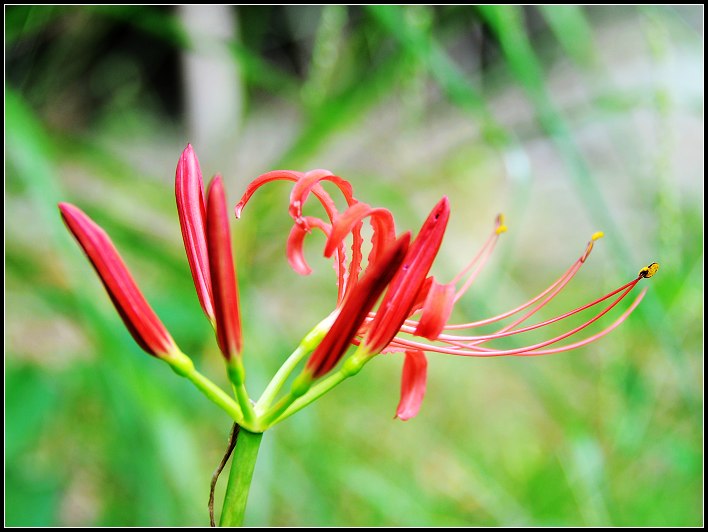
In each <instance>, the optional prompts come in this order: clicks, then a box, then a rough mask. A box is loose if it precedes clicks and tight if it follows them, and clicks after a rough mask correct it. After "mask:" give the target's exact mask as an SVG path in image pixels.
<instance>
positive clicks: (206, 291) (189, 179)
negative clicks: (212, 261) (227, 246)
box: [175, 144, 214, 321]
mask: <svg viewBox="0 0 708 532" xmlns="http://www.w3.org/2000/svg"><path fill="white" fill-rule="evenodd" d="M175 197H176V199H177V214H178V215H179V225H180V227H181V229H182V239H183V240H184V249H185V250H186V251H187V260H188V261H189V269H190V270H191V271H192V278H193V279H194V286H195V288H196V289H197V296H198V297H199V303H200V304H201V306H202V310H204V314H206V315H207V317H208V318H209V319H210V320H211V321H214V305H213V302H212V295H211V278H210V274H209V253H208V251H207V243H206V208H205V206H204V184H203V182H202V172H201V170H200V169H199V160H198V159H197V155H196V153H194V149H192V145H191V144H188V145H187V147H186V148H185V149H184V151H183V152H182V156H181V157H180V158H179V162H178V163H177V170H176V172H175Z"/></svg>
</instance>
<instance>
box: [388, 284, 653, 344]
mask: <svg viewBox="0 0 708 532" xmlns="http://www.w3.org/2000/svg"><path fill="white" fill-rule="evenodd" d="M641 279H642V276H641V275H640V276H639V277H637V279H635V280H633V281H631V282H629V283H627V284H625V285H624V286H623V287H621V288H619V289H618V290H615V291H614V292H613V295H614V294H617V293H618V292H619V291H622V293H620V294H619V296H618V297H617V298H616V299H615V300H614V301H612V302H611V303H610V304H609V305H608V306H607V307H605V308H604V309H603V310H602V311H600V312H599V313H598V314H596V315H595V316H594V317H592V318H591V319H589V320H588V321H586V322H585V323H583V324H581V325H579V326H577V327H575V328H573V329H571V330H570V331H567V332H565V333H563V334H561V335H559V336H556V337H554V338H551V339H550V340H545V341H543V342H539V343H537V344H533V345H529V346H525V347H521V348H516V349H507V350H498V349H491V348H484V347H479V346H477V347H474V348H473V347H470V346H466V345H464V344H463V345H452V346H447V347H446V346H438V345H430V344H425V343H422V342H417V341H412V340H408V339H404V338H396V340H395V345H396V347H401V348H407V349H420V350H424V351H430V352H437V353H446V354H451V355H460V356H480V357H485V356H506V355H519V356H523V355H526V354H529V353H531V352H532V351H537V350H539V349H540V348H542V347H546V346H548V345H551V344H554V343H556V342H559V341H561V340H563V339H565V338H568V337H569V336H572V335H574V334H576V333H577V332H579V331H581V330H583V329H585V328H586V327H588V326H590V325H591V324H593V323H595V322H596V321H597V320H598V319H600V318H601V317H602V316H604V315H605V314H607V313H608V312H609V311H610V310H612V309H613V308H614V307H615V306H616V305H617V304H618V303H619V302H620V301H622V299H624V297H625V296H627V294H629V292H631V291H632V289H633V288H634V287H635V286H636V284H637V283H638V282H639V281H640V280H641ZM608 297H612V295H609V294H608V295H607V296H604V297H603V298H602V300H606V299H608ZM638 297H639V298H640V297H643V293H642V294H640V296H638ZM593 304H594V303H593ZM634 306H636V305H632V307H631V308H634ZM556 321H557V320H556ZM446 343H448V344H449V343H450V342H446ZM582 345H585V344H582ZM562 350H564V348H559V349H558V351H554V352H561V351H562ZM534 354H538V353H537V352H535V353H534Z"/></svg>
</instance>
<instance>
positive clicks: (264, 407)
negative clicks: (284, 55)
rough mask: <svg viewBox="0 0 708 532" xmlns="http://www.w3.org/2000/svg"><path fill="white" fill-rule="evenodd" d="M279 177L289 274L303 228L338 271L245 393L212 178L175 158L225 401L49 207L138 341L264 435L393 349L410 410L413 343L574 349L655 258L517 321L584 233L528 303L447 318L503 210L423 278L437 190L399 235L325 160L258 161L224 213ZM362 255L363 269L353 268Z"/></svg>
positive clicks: (77, 224)
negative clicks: (306, 324) (479, 316)
mask: <svg viewBox="0 0 708 532" xmlns="http://www.w3.org/2000/svg"><path fill="white" fill-rule="evenodd" d="M281 180H285V181H290V182H292V183H293V186H292V190H291V193H290V201H289V208H288V212H289V214H290V216H291V217H292V219H293V226H292V229H291V231H290V234H289V236H288V237H287V245H286V255H287V259H288V262H289V264H290V266H291V267H292V268H293V270H295V272H297V273H298V274H301V275H307V274H309V273H310V272H311V269H310V267H309V265H308V263H307V261H306V259H305V256H304V241H305V238H306V237H307V235H308V234H310V233H311V232H312V231H313V230H317V231H320V232H322V233H323V234H324V235H325V237H326V242H325V247H324V256H325V257H328V258H331V259H332V260H333V263H334V267H335V272H336V276H337V286H338V290H337V300H336V304H335V308H334V310H333V311H332V312H331V313H330V315H329V316H327V317H325V318H324V319H323V320H322V321H321V322H320V323H319V324H318V325H317V326H315V327H314V328H313V330H312V331H311V332H310V333H309V334H308V335H307V336H306V337H305V338H304V339H303V340H302V342H301V343H300V345H299V346H298V347H297V349H296V350H295V351H294V352H293V354H292V355H291V356H290V357H289V358H288V359H287V360H286V361H285V363H284V364H283V366H282V367H281V368H280V370H279V371H278V372H277V373H276V375H275V376H274V377H273V380H272V381H271V382H270V384H269V385H268V386H267V388H266V390H265V391H264V392H263V394H262V396H261V397H260V398H259V399H258V401H257V402H255V403H253V402H252V401H251V400H250V397H249V395H248V392H247V391H246V387H245V369H244V365H243V362H242V350H243V340H242V334H241V319H240V309H239V298H238V285H237V279H236V272H235V264H234V258H233V252H232V247H231V236H230V227H229V219H228V207H227V202H226V195H225V191H224V187H223V182H222V179H221V177H219V176H216V177H214V179H213V180H212V181H211V183H210V185H209V187H208V189H207V191H206V193H205V191H204V185H203V180H202V175H201V171H200V168H199V163H198V160H197V157H196V154H195V153H194V150H193V149H192V147H191V146H187V148H186V149H185V150H184V152H183V153H182V156H181V157H180V160H179V162H178V165H177V171H176V177H175V194H176V200H177V210H178V214H179V221H180V226H181V230H182V236H183V240H184V245H185V249H186V252H187V259H188V261H189V266H190V270H191V273H192V277H193V279H194V285H195V287H196V291H197V295H198V298H199V302H200V304H201V307H202V310H203V311H204V314H205V315H206V317H207V319H208V320H209V322H210V323H211V325H212V326H213V328H214V330H215V334H216V339H217V342H218V345H219V347H220V349H221V352H222V354H223V357H224V361H225V363H226V368H227V373H228V375H229V378H230V380H231V382H232V384H233V387H234V390H235V396H236V397H235V401H234V398H232V397H231V396H230V395H229V394H226V393H225V392H224V391H223V390H221V389H220V388H218V387H217V386H216V385H214V384H213V383H212V382H211V381H209V380H208V379H206V378H205V377H204V376H203V375H201V374H200V373H199V372H197V371H196V369H195V368H194V365H193V364H192V361H191V359H190V358H189V357H187V356H186V355H185V354H183V353H182V352H181V351H180V350H179V349H178V347H177V346H176V344H175V342H174V340H173V339H172V337H171V336H170V334H169V333H168V332H167V329H166V328H165V327H164V325H163V324H162V323H161V322H160V320H159V318H158V317H157V316H156V315H155V313H154V312H153V310H152V309H151V308H150V306H149V305H148V303H147V302H146V300H145V298H144V297H143V295H142V294H141V292H140V290H139V289H138V288H137V285H136V284H135V282H134V281H133V278H132V276H131V275H130V273H129V272H128V270H127V268H126V266H125V264H124V263H123V261H122V260H121V258H120V256H119V255H118V252H117V251H116V249H115V247H114V246H113V244H112V243H111V241H110V239H109V238H108V236H107V235H106V233H105V232H104V231H103V230H102V229H101V228H100V227H98V226H97V225H96V224H95V223H94V222H93V221H92V220H91V219H90V218H89V217H88V216H86V214H84V213H83V212H82V211H81V210H79V209H78V208H77V207H75V206H73V205H69V204H65V203H62V204H60V205H59V208H60V211H61V214H62V217H63V218H64V221H65V223H66V225H67V227H68V228H69V230H70V231H71V232H72V233H73V235H74V236H75V238H76V239H77V240H78V242H79V244H80V245H81V247H82V248H83V249H84V252H85V253H86V255H87V256H88V258H89V260H90V261H91V263H92V264H93V266H94V268H95V269H96V272H97V273H98V275H99V277H100V278H101V280H102V282H103V284H104V286H105V288H106V290H107V291H108V294H109V296H110V298H111V300H112V301H113V303H114V305H115V306H116V309H117V310H118V312H119V314H120V316H121V317H122V319H123V321H124V323H125V325H126V326H127V328H128V330H129V331H130V333H131V334H132V335H133V337H134V338H135V340H136V341H137V342H138V344H139V345H140V346H141V347H142V348H143V349H144V350H145V351H147V352H148V353H150V354H151V355H154V356H156V357H158V358H161V359H163V360H164V361H166V362H167V363H169V364H170V365H171V366H172V367H173V368H174V369H175V370H176V371H177V372H178V373H179V374H180V375H183V376H185V377H187V378H189V379H190V380H191V381H192V382H193V383H194V384H195V385H196V386H197V387H198V388H199V389H200V390H201V391H202V392H203V393H204V394H205V395H207V397H209V398H210V399H211V400H212V401H214V402H215V403H217V404H218V405H219V406H221V407H222V408H224V409H225V410H226V411H227V412H228V413H229V414H230V415H231V416H232V417H233V419H234V420H235V421H236V422H237V423H239V424H240V425H242V426H244V427H245V428H247V429H249V430H252V431H255V432H262V431H264V430H266V429H267V428H269V427H270V426H272V425H273V424H275V423H277V422H279V421H282V420H283V419H285V418H286V417H288V416H290V415H292V414H293V413H295V412H297V411H298V410H300V409H301V408H303V407H305V406H307V405H308V404H310V403H311V402H312V401H314V400H316V399H317V398H319V397H320V396H322V395H323V394H324V393H326V392H328V391H329V390H331V389H332V388H333V387H334V386H336V385H337V384H339V383H340V382H342V381H343V380H345V379H346V378H349V377H351V376H353V375H355V374H356V373H358V372H359V371H360V370H361V368H362V367H363V366H364V365H365V364H366V363H367V362H368V361H370V360H371V359H372V358H373V357H374V356H376V355H377V354H379V353H392V352H402V353H404V354H405V361H404V364H403V374H402V384H401V398H400V402H399V405H398V408H397V417H398V418H400V419H403V420H406V419H410V418H411V417H413V416H415V415H416V414H417V412H418V410H419V408H420V405H421V402H422V400H423V396H424V395H425V386H426V378H427V360H426V356H425V353H444V354H450V355H458V356H476V357H488V356H503V355H515V356H535V355H545V354H552V353H559V352H562V351H569V350H571V349H576V348H578V347H581V346H583V345H586V344H588V343H590V342H593V341H595V340H597V339H599V338H601V337H603V336H604V335H606V334H607V333H609V332H610V331H612V330H613V329H615V328H616V327H617V326H619V325H620V324H621V323H622V322H623V321H624V320H625V319H626V318H627V316H628V315H629V314H630V313H631V312H632V311H633V310H634V309H635V308H636V306H637V305H638V304H639V302H640V301H641V299H642V297H643V296H644V293H645V290H643V291H642V292H640V293H639V295H638V296H637V297H636V298H635V299H634V301H633V302H632V303H631V304H630V305H629V306H628V308H626V309H625V310H624V311H623V312H622V313H621V314H620V315H619V317H617V318H616V319H615V321H614V322H612V323H611V324H609V325H606V326H605V327H604V328H603V329H601V330H600V331H599V332H596V333H594V334H592V335H589V336H586V337H583V338H581V339H577V340H574V341H571V342H570V343H562V341H563V340H565V339H567V338H570V337H573V336H575V335H577V334H578V333H580V332H581V331H583V330H584V329H586V328H587V327H588V326H590V325H591V324H593V323H594V322H596V321H597V320H599V319H600V318H601V317H603V316H604V315H605V314H607V313H608V312H610V311H611V310H612V309H613V308H614V307H615V306H616V305H617V304H618V303H619V302H620V301H621V300H622V299H624V298H625V297H626V296H627V295H628V294H629V293H630V292H631V291H632V290H633V288H634V287H635V286H636V285H637V283H638V282H639V281H640V280H641V279H642V278H644V277H651V276H652V275H654V274H655V273H656V271H657V269H658V265H657V264H655V263H653V264H651V265H649V266H647V267H645V268H642V270H641V271H640V272H639V274H638V276H637V277H636V278H634V279H632V280H631V281H629V282H628V283H626V284H624V285H622V286H620V287H619V288H617V289H615V290H613V291H611V292H610V293H608V294H606V295H604V296H602V297H600V298H598V299H596V300H595V301H592V302H590V303H587V304H585V305H582V306H580V307H578V308H575V309H573V310H570V311H568V312H565V313H563V314H560V315H558V316H555V317H553V318H550V319H546V320H544V321H538V322H536V323H532V324H528V322H529V321H530V320H531V318H532V317H533V316H534V315H536V314H537V313H538V312H539V310H541V309H542V308H543V307H544V306H546V305H547V304H548V303H549V302H550V301H551V300H552V299H554V298H555V297H556V296H557V295H558V294H559V293H560V292H561V291H562V290H563V289H564V288H565V287H566V286H567V285H568V283H569V282H570V281H571V279H572V278H573V277H574V276H575V275H576V274H577V272H578V271H579V270H580V268H581V267H582V265H583V264H584V263H585V261H586V259H587V258H588V256H589V254H590V252H591V251H592V248H593V245H594V242H595V241H596V240H597V239H598V238H600V237H602V233H595V234H594V235H593V236H592V238H591V239H590V241H589V242H588V244H587V246H586V247H585V249H584V251H583V253H582V254H581V256H580V257H579V258H578V259H577V260H575V261H574V262H573V263H572V265H571V266H570V267H569V268H568V270H566V272H565V273H563V274H562V275H561V276H560V277H559V278H558V279H557V280H556V281H555V282H553V283H552V284H551V285H550V286H549V287H548V288H546V289H545V290H543V291H542V292H541V293H539V294H538V295H537V296H535V297H533V298H532V299H531V300H529V301H527V302H525V303H523V304H521V305H519V306H518V307H516V308H514V309H512V310H509V311H507V312H504V313H502V314H499V315H496V316H493V317H490V318H487V319H484V320H480V321H475V322H469V323H450V317H451V315H452V311H453V308H454V306H455V303H457V301H459V299H460V298H461V297H462V296H463V295H464V294H465V292H466V291H467V290H468V289H469V288H470V286H471V285H472V283H473V282H474V280H475V279H476V277H477V276H478V274H479V272H480V271H481V269H482V267H483V266H484V264H485V263H486V262H487V260H488V259H489V257H490V255H491V254H492V251H493V249H494V247H495V245H496V243H497V240H498V239H499V237H500V235H501V234H503V233H504V232H505V231H506V226H505V225H504V220H503V217H502V216H501V215H500V216H498V217H497V219H496V220H495V223H494V226H493V228H492V231H491V233H490V235H489V237H488V238H487V240H486V242H485V244H484V245H483V246H482V248H481V249H480V251H479V252H478V253H477V255H476V256H475V257H474V258H473V259H472V260H471V261H470V262H469V263H468V264H467V265H466V266H465V267H464V268H463V269H462V271H461V272H460V273H459V274H458V275H456V276H455V277H454V278H453V279H451V280H450V281H449V282H445V283H443V282H440V281H439V280H437V279H436V278H435V277H433V276H431V275H430V270H431V267H432V265H433V262H434V261H435V258H436V256H437V254H438V252H439V249H440V246H441V243H442V240H443V236H444V234H445V229H446V227H447V223H448V220H449V218H450V203H449V201H448V199H447V198H442V199H441V200H440V201H439V202H438V203H437V204H436V205H435V206H434V207H433V209H432V210H431V212H430V214H429V215H428V217H427V218H426V220H425V221H424V222H423V225H422V227H421V228H420V230H419V231H418V233H417V234H416V236H415V238H412V237H411V234H410V233H403V234H400V235H399V234H397V233H396V228H395V223H394V219H393V215H392V214H391V212H390V211H389V210H387V209H384V208H380V207H372V206H371V205H369V204H367V203H364V202H361V201H359V200H357V199H356V198H355V197H354V193H353V189H352V186H351V184H350V183H349V182H348V181H346V180H344V179H342V178H341V177H339V176H336V175H334V174H332V173H331V172H329V171H326V170H312V171H309V172H304V173H303V172H294V171H286V170H282V171H274V172H268V173H266V174H263V175H261V176H259V177H257V178H256V179H255V180H253V182H251V184H250V185H249V186H248V188H247V190H246V192H245V193H244V195H243V196H242V198H241V200H240V201H239V203H238V204H237V205H236V209H235V210H236V217H237V218H239V217H240V216H241V214H242V212H243V209H244V207H245V206H246V204H247V203H248V201H249V200H250V199H251V197H252V196H253V194H254V193H255V192H256V191H257V190H258V189H259V188H261V187H262V186H264V185H266V184H268V183H271V182H273V181H281ZM323 182H330V183H332V184H333V185H334V187H336V190H337V191H338V193H341V195H342V197H343V203H345V204H346V208H345V209H344V210H343V211H341V212H340V211H339V210H338V209H337V206H336V202H335V201H334V198H333V197H332V196H331V195H330V193H328V192H327V190H326V189H325V188H324V187H323V186H322V184H323ZM312 197H314V198H315V199H316V200H317V201H318V202H319V204H320V205H321V206H322V208H323V210H324V213H325V216H324V217H321V218H320V217H315V216H310V215H305V214H304V206H305V205H306V203H307V202H308V200H309V199H310V198H312ZM365 223H366V224H369V225H370V227H371V234H372V238H371V245H370V248H368V249H369V251H368V254H367V256H366V257H365V256H364V249H365V246H364V238H363V236H362V232H363V228H364V224H365ZM364 263H366V267H363V264H364ZM379 300H380V303H379V304H378V306H376V303H377V302H378V301H379ZM374 308H376V310H374ZM591 309H592V310H591ZM588 310H590V314H591V315H590V317H589V318H587V319H586V320H585V321H584V322H583V323H581V324H580V325H577V326H575V327H573V328H570V329H569V330H567V331H565V332H563V333H562V334H559V335H556V336H552V337H550V338H548V339H546V340H543V341H541V342H537V343H532V344H529V345H524V346H522V347H518V348H513V349H497V348H494V347H491V346H490V345H489V343H490V342H492V341H493V340H497V339H500V338H507V337H510V336H514V335H520V334H523V333H526V332H529V331H532V330H536V329H540V328H543V327H546V326H548V325H551V324H554V323H557V322H560V321H562V320H565V319H567V318H569V317H571V316H574V315H576V314H579V313H581V312H584V311H588ZM507 319H508V320H511V322H510V323H507V324H506V325H504V326H500V327H499V328H498V329H496V330H495V331H494V332H491V333H487V334H473V330H474V329H476V328H478V327H482V326H486V325H492V324H496V323H498V322H502V320H507ZM559 342H561V344H560V345H559ZM351 346H354V347H355V349H354V352H353V353H352V354H351V355H350V356H349V357H348V358H346V360H345V361H344V362H343V363H341V364H340V362H341V361H342V359H343V358H344V357H345V356H346V355H347V352H348V351H349V350H350V347H351ZM305 359H307V360H306V362H305V363H304V366H303V367H302V369H301V371H300V373H299V375H298V376H297V377H295V378H294V379H292V383H291V387H290V390H289V392H287V393H285V394H282V395H281V397H280V399H279V400H278V401H277V402H276V401H275V399H276V398H277V397H278V395H279V394H280V391H281V390H282V388H283V386H284V385H285V383H286V382H287V381H288V380H289V379H290V378H291V376H292V374H293V372H294V371H295V369H296V368H298V367H300V366H301V362H303V361H305Z"/></svg>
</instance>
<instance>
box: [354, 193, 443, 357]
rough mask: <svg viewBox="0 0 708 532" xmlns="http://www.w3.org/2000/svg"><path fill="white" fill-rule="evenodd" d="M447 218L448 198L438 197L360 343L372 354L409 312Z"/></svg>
mask: <svg viewBox="0 0 708 532" xmlns="http://www.w3.org/2000/svg"><path fill="white" fill-rule="evenodd" d="M449 218H450V202H449V201H448V199H447V197H444V198H443V199H441V200H440V201H439V202H438V204H437V205H436V206H435V207H434V208H433V210H432V211H431V212H430V215H429V216H428V218H427V219H426V220H425V222H424V223H423V226H422V227H421V229H420V233H418V236H417V237H416V239H415V240H414V241H413V242H412V243H411V246H410V248H408V253H407V254H406V258H405V259H404V260H403V265H402V266H401V268H400V270H399V271H398V272H397V273H396V276H395V277H394V278H393V280H392V281H391V284H390V286H389V288H388V290H387V292H386V295H385V296H384V299H383V301H382V302H381V306H380V308H379V310H378V311H377V312H376V316H375V317H374V320H373V321H372V322H371V325H370V327H369V332H368V334H367V335H366V338H365V339H364V345H365V346H366V347H367V348H368V351H369V353H371V354H376V353H379V352H381V350H382V349H383V348H384V347H386V346H387V345H388V344H389V342H391V340H392V339H393V338H394V337H395V336H396V334H397V333H398V331H399V329H400V328H401V325H403V323H404V322H405V320H406V319H407V318H408V316H409V315H410V312H411V308H412V307H413V304H414V303H415V302H416V298H417V296H418V294H419V292H420V289H421V287H422V286H423V283H425V279H426V277H427V275H428V272H429V271H430V267H431V266H432V265H433V261H434V260H435V257H436V256H437V254H438V251H439V250H440V244H441V243H442V238H443V235H444V234H445V228H446V227H447V221H448V219H449Z"/></svg>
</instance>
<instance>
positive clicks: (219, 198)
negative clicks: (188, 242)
mask: <svg viewBox="0 0 708 532" xmlns="http://www.w3.org/2000/svg"><path fill="white" fill-rule="evenodd" d="M206 230H207V248H208V250H209V265H210V269H211V286H212V292H213V296H214V315H215V318H216V337H217V341H218V342H219V347H220V348H221V352H222V353H223V354H224V356H225V357H226V359H227V360H231V359H232V358H233V357H235V356H238V355H240V353H241V346H242V338H241V315H240V312H239V303H238V286H237V284H236V267H235V264H234V258H233V252H232V250H231V232H230V230H229V217H228V213H227V207H226V193H225V192H224V185H223V182H222V180H221V176H218V175H217V176H216V177H214V179H212V181H211V183H210V184H209V190H208V191H207V223H206Z"/></svg>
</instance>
